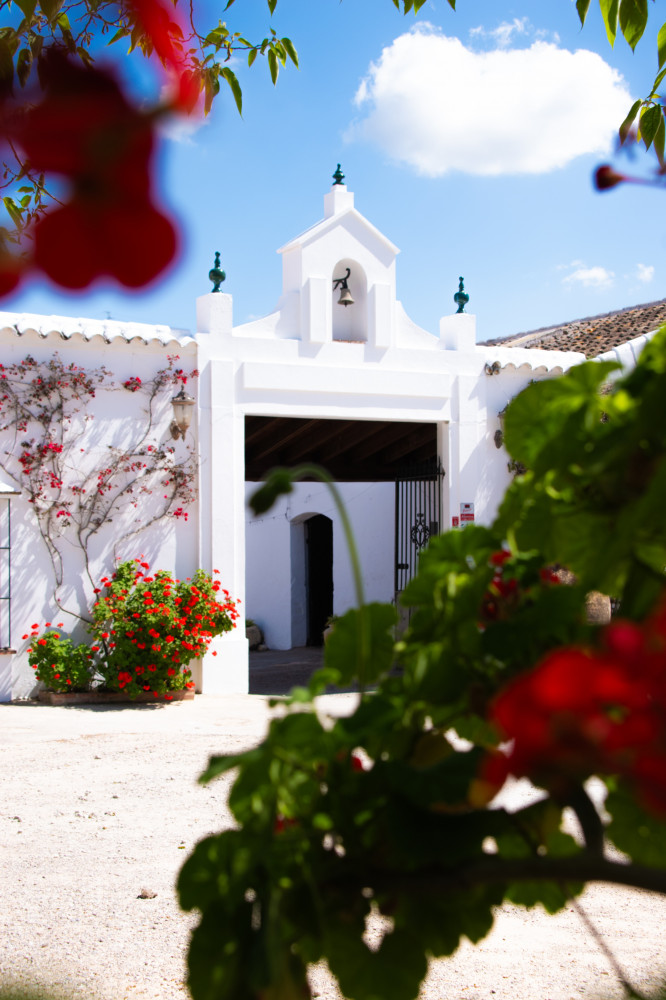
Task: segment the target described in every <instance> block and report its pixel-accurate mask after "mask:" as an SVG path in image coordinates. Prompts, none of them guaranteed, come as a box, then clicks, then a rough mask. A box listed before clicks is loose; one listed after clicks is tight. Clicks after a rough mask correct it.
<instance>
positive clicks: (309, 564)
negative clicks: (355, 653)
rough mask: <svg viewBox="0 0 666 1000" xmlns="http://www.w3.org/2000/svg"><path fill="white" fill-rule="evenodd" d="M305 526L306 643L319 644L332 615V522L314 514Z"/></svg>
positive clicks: (322, 640) (321, 642) (309, 644)
mask: <svg viewBox="0 0 666 1000" xmlns="http://www.w3.org/2000/svg"><path fill="white" fill-rule="evenodd" d="M304 528H305V587H306V613H307V645H308V646H321V645H323V642H324V637H323V633H324V629H325V628H326V622H327V620H328V618H329V617H330V616H331V615H332V614H333V521H332V520H331V519H330V517H326V516H325V515H324V514H315V515H314V517H309V518H308V519H307V521H304Z"/></svg>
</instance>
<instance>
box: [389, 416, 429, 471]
mask: <svg viewBox="0 0 666 1000" xmlns="http://www.w3.org/2000/svg"><path fill="white" fill-rule="evenodd" d="M426 448H429V449H430V452H431V454H432V455H433V456H434V455H435V454H436V453H437V434H436V431H435V425H434V424H426V425H425V426H423V425H421V426H420V427H419V428H418V429H417V430H415V431H413V432H412V433H411V434H408V435H407V436H406V437H404V438H403V439H402V440H400V441H397V442H396V444H394V445H393V447H391V448H389V449H387V450H382V452H381V454H380V455H379V456H378V457H379V459H380V460H381V461H383V462H385V463H387V464H392V463H393V462H398V461H400V459H404V458H405V456H406V455H409V453H410V452H413V451H417V450H419V451H422V450H424V449H426Z"/></svg>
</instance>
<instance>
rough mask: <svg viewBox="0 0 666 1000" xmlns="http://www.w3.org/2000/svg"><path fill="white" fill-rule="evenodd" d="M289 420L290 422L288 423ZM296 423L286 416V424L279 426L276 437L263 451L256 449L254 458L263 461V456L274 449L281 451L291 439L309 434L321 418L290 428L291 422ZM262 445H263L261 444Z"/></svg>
mask: <svg viewBox="0 0 666 1000" xmlns="http://www.w3.org/2000/svg"><path fill="white" fill-rule="evenodd" d="M287 420H288V423H287ZM292 423H294V421H293V420H291V419H288V418H285V422H284V425H283V426H281V427H278V428H277V430H276V437H275V439H274V440H273V441H272V442H271V443H270V444H268V445H266V446H265V447H264V448H263V449H262V450H261V451H255V452H254V455H253V458H254V459H255V461H261V459H262V458H266V457H267V456H268V455H270V454H271V453H272V452H274V451H278V452H279V451H280V449H281V448H283V447H284V446H285V445H286V444H289V442H290V441H295V440H296V439H297V438H299V437H301V436H302V435H303V434H308V433H309V432H310V431H312V429H313V428H314V427H315V426H316V425H317V424H318V423H320V421H319V420H306V421H305V422H304V423H302V424H300V425H299V426H298V427H293V428H292V429H291V430H289V424H292ZM260 447H261V446H260Z"/></svg>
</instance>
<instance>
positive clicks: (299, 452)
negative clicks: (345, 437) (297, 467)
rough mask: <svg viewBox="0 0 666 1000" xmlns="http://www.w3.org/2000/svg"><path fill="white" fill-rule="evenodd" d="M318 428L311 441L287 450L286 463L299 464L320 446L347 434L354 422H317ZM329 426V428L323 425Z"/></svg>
mask: <svg viewBox="0 0 666 1000" xmlns="http://www.w3.org/2000/svg"><path fill="white" fill-rule="evenodd" d="M317 423H318V424H320V427H318V428H317V430H316V432H315V433H314V434H313V436H312V440H310V441H304V442H301V443H300V444H299V445H297V446H296V447H292V448H289V449H288V451H287V458H286V461H288V462H300V461H301V460H302V459H307V458H308V457H311V456H312V455H313V453H317V452H319V450H320V448H321V445H323V444H327V443H328V442H329V441H331V440H332V439H333V438H336V437H337V436H338V435H339V434H349V428H350V427H353V426H354V425H355V424H356V421H355V420H319V421H317ZM326 424H330V425H331V426H330V427H325V426H323V425H326Z"/></svg>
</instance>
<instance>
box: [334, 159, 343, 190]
mask: <svg viewBox="0 0 666 1000" xmlns="http://www.w3.org/2000/svg"><path fill="white" fill-rule="evenodd" d="M333 181H334V184H333V187H335V185H336V184H344V182H345V175H344V174H343V172H342V170H341V169H340V164H339V163H338V168H337V170H336V171H335V173H334V174H333Z"/></svg>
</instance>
